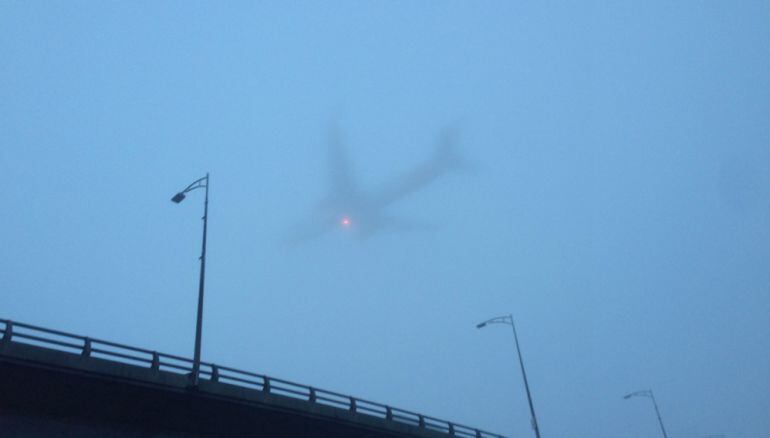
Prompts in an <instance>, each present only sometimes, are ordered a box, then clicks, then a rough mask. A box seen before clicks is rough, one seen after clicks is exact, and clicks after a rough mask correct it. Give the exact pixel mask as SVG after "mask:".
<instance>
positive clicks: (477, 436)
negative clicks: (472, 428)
mask: <svg viewBox="0 0 770 438" xmlns="http://www.w3.org/2000/svg"><path fill="white" fill-rule="evenodd" d="M476 438H481V431H480V430H478V429H476Z"/></svg>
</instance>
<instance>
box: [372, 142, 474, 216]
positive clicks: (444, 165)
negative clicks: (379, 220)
mask: <svg viewBox="0 0 770 438" xmlns="http://www.w3.org/2000/svg"><path fill="white" fill-rule="evenodd" d="M457 138H458V131H457V129H456V128H454V127H450V128H447V129H445V130H444V131H443V132H442V133H441V135H440V137H439V142H438V146H437V147H436V151H435V152H434V154H433V157H432V158H431V159H430V160H428V161H427V162H425V163H423V164H420V165H418V166H416V167H415V168H413V169H412V170H410V171H409V172H407V173H405V174H403V175H401V177H400V178H398V179H397V180H394V181H392V182H391V183H389V184H387V185H385V186H384V187H382V188H381V189H380V190H379V191H377V192H376V193H374V194H373V196H372V201H373V204H374V205H376V206H378V207H384V206H386V205H388V204H391V203H393V202H394V201H397V200H398V199H401V198H403V197H405V196H407V195H409V194H411V193H413V192H416V191H418V190H420V189H422V188H423V187H425V186H427V185H428V184H430V183H432V182H433V181H434V180H435V179H436V178H438V177H440V176H441V175H443V174H445V173H448V172H450V171H452V170H455V169H459V168H462V167H463V160H462V159H461V158H460V156H459V154H458V153H457V150H456V148H457Z"/></svg>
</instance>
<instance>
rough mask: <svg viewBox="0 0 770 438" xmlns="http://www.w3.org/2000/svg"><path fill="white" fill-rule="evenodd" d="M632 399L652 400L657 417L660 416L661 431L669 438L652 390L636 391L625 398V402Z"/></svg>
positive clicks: (665, 437)
mask: <svg viewBox="0 0 770 438" xmlns="http://www.w3.org/2000/svg"><path fill="white" fill-rule="evenodd" d="M631 397H649V398H650V399H652V405H653V406H654V407H655V415H657V416H658V423H660V431H661V432H663V438H668V435H667V434H666V428H665V427H663V420H662V419H661V418H660V411H659V410H658V403H657V402H655V394H653V393H652V389H645V390H642V391H635V392H632V393H630V394H626V395H625V396H623V399H624V400H628V399H629V398H631Z"/></svg>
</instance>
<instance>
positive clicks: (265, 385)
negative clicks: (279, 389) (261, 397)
mask: <svg viewBox="0 0 770 438" xmlns="http://www.w3.org/2000/svg"><path fill="white" fill-rule="evenodd" d="M262 391H264V392H265V393H266V394H269V393H270V378H269V377H267V376H264V377H262Z"/></svg>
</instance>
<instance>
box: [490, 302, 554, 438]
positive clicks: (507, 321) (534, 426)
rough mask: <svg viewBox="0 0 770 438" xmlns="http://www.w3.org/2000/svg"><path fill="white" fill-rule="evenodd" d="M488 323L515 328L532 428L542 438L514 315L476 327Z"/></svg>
mask: <svg viewBox="0 0 770 438" xmlns="http://www.w3.org/2000/svg"><path fill="white" fill-rule="evenodd" d="M487 324H508V325H510V326H511V328H512V329H513V340H514V341H515V342H516V352H517V353H518V354H519V366H520V367H521V377H522V378H523V379H524V389H525V390H526V391H527V401H528V402H529V412H530V414H531V415H532V419H531V421H532V429H533V430H534V431H535V437H536V438H540V428H539V427H538V425H537V417H536V416H535V406H534V405H533V404H532V395H531V394H530V392H529V383H528V382H527V372H526V371H525V370H524V361H523V360H522V359H521V348H519V337H518V336H517V335H516V325H515V324H514V323H513V315H505V316H498V317H496V318H492V319H488V320H486V321H484V322H482V323H479V324H476V328H477V329H480V328H483V327H486V326H487Z"/></svg>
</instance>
